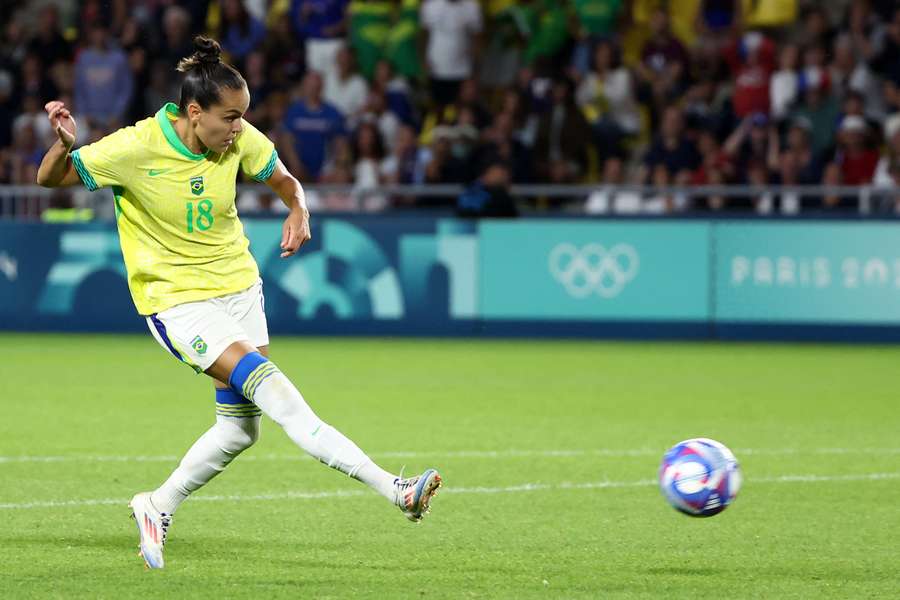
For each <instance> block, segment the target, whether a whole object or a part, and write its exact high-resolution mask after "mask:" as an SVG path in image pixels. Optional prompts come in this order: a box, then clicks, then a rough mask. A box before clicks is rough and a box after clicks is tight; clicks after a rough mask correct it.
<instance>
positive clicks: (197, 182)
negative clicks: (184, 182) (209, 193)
mask: <svg viewBox="0 0 900 600" xmlns="http://www.w3.org/2000/svg"><path fill="white" fill-rule="evenodd" d="M191 193H192V194H194V195H195V196H199V195H200V194H202V193H203V177H191Z"/></svg>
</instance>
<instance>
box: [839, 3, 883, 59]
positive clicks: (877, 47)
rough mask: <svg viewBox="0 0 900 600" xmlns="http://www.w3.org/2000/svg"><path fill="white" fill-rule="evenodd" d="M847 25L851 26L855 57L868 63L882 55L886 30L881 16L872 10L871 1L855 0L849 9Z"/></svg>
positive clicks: (851, 39) (850, 31) (850, 32)
mask: <svg viewBox="0 0 900 600" xmlns="http://www.w3.org/2000/svg"><path fill="white" fill-rule="evenodd" d="M846 23H848V24H849V35H850V42H851V46H852V50H853V55H854V56H855V57H856V58H857V59H858V60H861V61H864V62H868V61H870V60H872V59H873V58H874V57H876V56H878V54H880V53H881V50H882V48H883V47H884V42H885V38H884V36H885V34H886V29H885V26H884V23H883V22H882V20H881V19H880V18H879V16H878V15H877V14H876V13H875V12H874V11H873V10H872V4H871V2H870V1H869V0H855V1H853V2H850V3H849V5H848V7H847V18H846Z"/></svg>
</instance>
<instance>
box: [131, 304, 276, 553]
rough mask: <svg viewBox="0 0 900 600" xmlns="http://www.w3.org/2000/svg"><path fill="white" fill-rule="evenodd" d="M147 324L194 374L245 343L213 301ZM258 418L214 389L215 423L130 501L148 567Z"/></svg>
mask: <svg viewBox="0 0 900 600" xmlns="http://www.w3.org/2000/svg"><path fill="white" fill-rule="evenodd" d="M147 325H148V327H149V328H150V332H151V333H152V334H153V337H154V338H155V339H156V341H157V342H159V344H160V346H161V347H162V348H164V349H165V350H167V351H168V352H169V353H170V354H172V355H173V356H175V357H176V358H177V359H178V360H180V361H181V362H183V363H185V364H187V365H189V366H191V367H192V368H193V369H194V370H195V371H197V372H198V373H199V372H202V371H203V370H204V369H206V368H208V367H209V366H210V365H211V364H212V362H213V361H214V360H215V359H216V358H217V357H218V355H219V354H220V353H221V352H222V351H224V350H225V349H226V348H228V346H229V345H231V343H233V342H234V341H235V340H247V339H248V336H247V334H246V332H245V331H244V330H243V329H242V328H241V326H240V324H239V323H238V322H237V321H236V320H235V319H234V318H232V317H231V316H230V315H229V313H228V310H227V303H226V302H225V301H224V300H222V299H219V298H213V299H211V300H206V301H201V302H192V303H186V304H183V305H179V306H176V307H174V308H171V309H169V310H166V311H164V312H162V313H159V314H157V315H152V316H150V317H148V318H147ZM262 350H263V352H266V351H267V348H262ZM260 414H261V411H260V410H259V408H258V407H256V406H255V405H253V404H252V403H250V402H248V401H247V400H246V399H245V398H243V397H242V396H241V395H240V394H236V393H234V392H233V391H232V390H231V389H228V387H227V386H226V385H224V384H221V385H219V386H217V388H216V423H215V424H214V425H213V426H212V427H211V428H210V429H209V430H208V431H206V432H205V433H204V434H203V435H202V436H200V438H199V439H198V440H197V441H196V442H195V443H194V444H193V445H192V446H191V448H190V449H189V450H188V452H187V454H186V455H185V456H184V458H183V459H182V461H181V463H180V464H179V465H178V467H177V468H176V469H175V471H174V472H173V473H172V474H171V475H170V476H169V478H168V479H167V480H166V481H165V482H164V483H163V485H162V486H160V487H159V488H158V489H157V490H155V491H153V492H142V493H139V494H136V495H135V496H134V497H133V498H132V500H131V503H130V506H131V509H132V515H133V516H134V518H135V521H136V523H137V526H138V531H139V532H140V548H141V556H142V557H143V558H144V561H145V562H146V564H147V566H148V567H150V568H162V567H163V564H164V561H163V546H164V544H165V541H166V537H167V535H168V530H169V527H170V526H171V523H172V514H173V513H174V512H175V510H176V509H177V508H178V505H179V504H181V502H183V501H184V500H185V499H186V498H187V497H188V495H190V494H191V493H192V492H194V491H196V490H197V489H199V488H200V487H202V486H203V485H205V484H206V483H207V482H209V481H210V480H211V479H212V478H213V477H215V476H216V475H218V474H219V473H220V472H221V471H222V470H223V469H224V468H225V467H226V466H227V465H228V464H229V463H230V462H231V461H232V460H233V459H234V458H235V457H236V456H237V455H238V454H239V453H240V452H242V451H243V450H244V449H246V448H247V447H249V446H250V445H251V444H253V442H254V441H255V440H256V438H257V437H258V432H259V415H260Z"/></svg>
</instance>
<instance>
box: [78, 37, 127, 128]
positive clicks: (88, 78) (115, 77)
mask: <svg viewBox="0 0 900 600" xmlns="http://www.w3.org/2000/svg"><path fill="white" fill-rule="evenodd" d="M89 40H90V45H89V46H88V47H87V48H84V49H83V50H81V52H79V54H78V60H77V61H76V62H75V112H76V114H78V115H80V116H82V117H86V118H87V119H89V120H90V121H92V122H94V123H98V124H101V125H102V126H103V127H105V128H107V129H110V130H111V129H115V128H117V127H120V126H121V124H122V123H123V117H124V116H125V111H126V109H127V108H128V105H129V102H130V101H131V94H132V91H133V86H134V82H133V76H132V74H131V69H130V68H129V66H128V58H127V57H126V56H125V53H124V52H122V50H121V49H120V48H118V47H116V46H114V45H113V42H112V41H111V40H110V39H109V32H108V31H107V30H106V28H105V27H103V26H102V25H96V26H94V28H93V29H91V32H90V36H89Z"/></svg>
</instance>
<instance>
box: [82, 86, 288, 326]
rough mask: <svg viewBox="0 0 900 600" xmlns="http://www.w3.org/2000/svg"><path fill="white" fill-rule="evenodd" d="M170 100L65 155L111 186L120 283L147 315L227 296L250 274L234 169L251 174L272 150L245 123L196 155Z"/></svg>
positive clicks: (86, 176) (260, 172) (94, 181)
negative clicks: (218, 148) (225, 142)
mask: <svg viewBox="0 0 900 600" xmlns="http://www.w3.org/2000/svg"><path fill="white" fill-rule="evenodd" d="M177 118H178V107H177V106H175V105H174V104H172V103H169V104H166V105H165V106H164V107H162V108H161V109H159V112H157V113H156V115H155V116H153V117H149V118H147V119H144V120H142V121H139V122H137V123H136V124H134V125H133V126H131V127H124V128H122V129H120V130H118V131H116V132H114V133H112V134H110V135H108V136H106V137H104V138H103V139H101V140H99V141H97V142H95V143H93V144H89V145H86V146H82V147H81V148H79V149H78V150H75V151H74V152H73V153H72V162H73V163H74V165H75V170H76V171H77V172H78V175H79V177H80V178H81V181H82V182H83V183H84V185H85V187H87V189H89V190H91V191H93V190H96V189H98V188H101V187H104V186H111V187H112V191H113V195H114V196H115V203H116V223H117V226H118V229H119V242H120V244H121V245H122V256H123V257H124V259H125V269H126V270H127V272H128V288H129V289H130V290H131V297H132V299H133V300H134V305H135V306H136V307H137V311H138V312H139V313H140V314H142V315H151V314H155V313H158V312H160V311H163V310H166V309H167V308H171V307H173V306H176V305H178V304H183V303H185V302H194V301H197V300H206V299H208V298H215V297H217V296H223V295H225V294H231V293H234V292H238V291H241V290H244V289H247V288H248V287H250V286H251V285H253V284H254V283H255V282H256V281H257V279H258V278H259V269H258V268H257V266H256V261H254V260H253V256H252V255H251V254H250V250H249V247H250V242H249V241H248V240H247V238H246V236H245V235H244V227H243V225H242V224H241V222H240V220H239V219H238V215H237V209H236V208H235V182H236V180H237V171H238V168H240V169H241V170H242V171H243V172H244V173H246V174H247V175H248V176H250V177H251V178H253V179H255V180H256V181H265V180H266V179H268V178H269V177H271V175H272V172H273V171H274V170H275V163H276V161H277V159H278V154H277V153H276V151H275V146H274V144H273V143H272V142H271V141H270V140H269V138H267V137H266V136H265V135H264V134H263V133H262V132H260V131H259V130H258V129H256V128H255V127H253V126H252V125H250V123H248V122H246V121H244V122H243V123H242V125H243V131H241V133H239V134H238V136H237V137H236V138H235V141H234V143H233V144H231V146H230V147H229V148H228V150H226V151H225V152H223V153H222V154H216V153H212V152H207V153H206V154H195V153H194V152H191V151H190V150H189V149H188V148H187V146H185V145H184V143H183V142H182V141H181V139H180V138H179V137H178V134H177V133H176V132H175V128H174V127H173V123H174V121H175V120H176V119H177Z"/></svg>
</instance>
